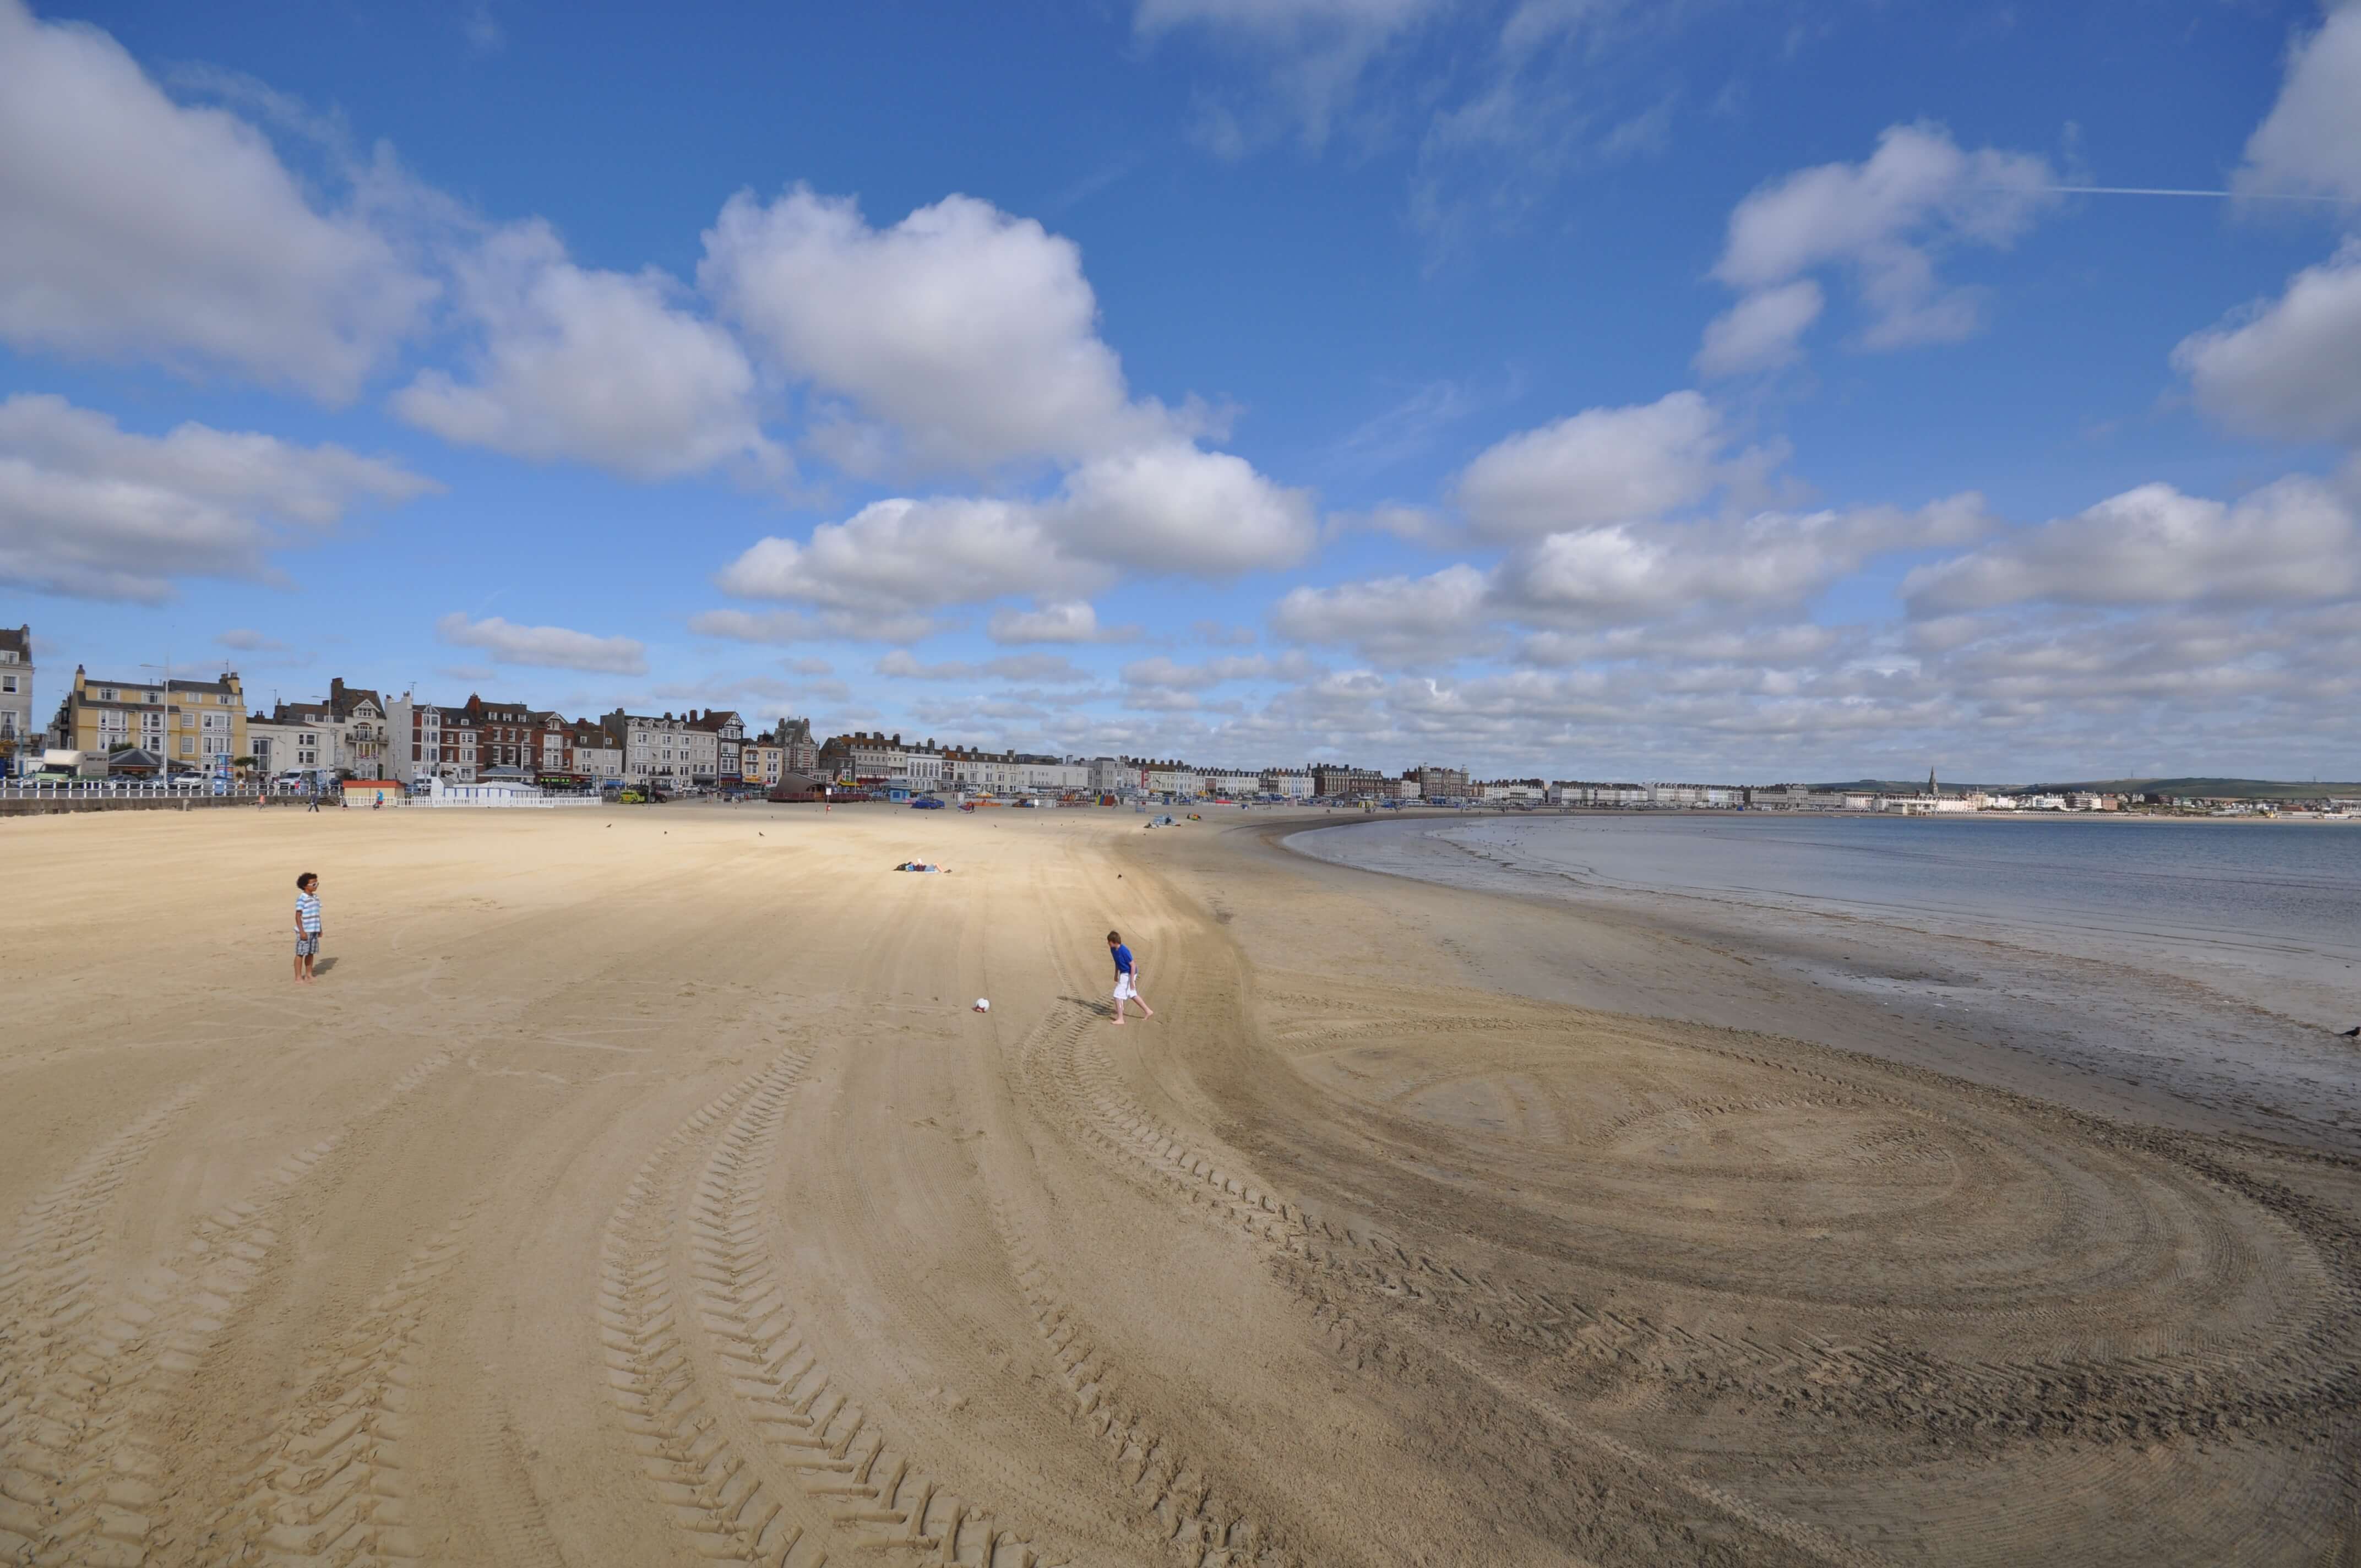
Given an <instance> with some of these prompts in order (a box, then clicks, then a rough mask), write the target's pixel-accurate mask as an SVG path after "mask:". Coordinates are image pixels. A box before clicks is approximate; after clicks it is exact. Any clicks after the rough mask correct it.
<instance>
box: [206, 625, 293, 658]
mask: <svg viewBox="0 0 2361 1568" xmlns="http://www.w3.org/2000/svg"><path fill="white" fill-rule="evenodd" d="M214 641H216V642H218V643H220V644H221V645H222V646H223V647H225V648H229V649H234V650H236V652H241V653H284V652H287V644H286V643H284V642H281V641H280V640H279V639H278V638H276V637H267V636H265V635H264V634H263V633H261V632H259V631H256V630H253V629H251V628H250V627H243V626H241V627H236V628H233V629H232V630H228V631H225V632H222V633H221V634H220V635H219V636H217V637H215V638H214Z"/></svg>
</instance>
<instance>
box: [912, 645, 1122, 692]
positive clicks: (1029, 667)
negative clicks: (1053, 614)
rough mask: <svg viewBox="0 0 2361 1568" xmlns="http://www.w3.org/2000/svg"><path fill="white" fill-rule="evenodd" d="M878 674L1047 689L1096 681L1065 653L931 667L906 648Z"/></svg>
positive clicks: (951, 662) (948, 662)
mask: <svg viewBox="0 0 2361 1568" xmlns="http://www.w3.org/2000/svg"><path fill="white" fill-rule="evenodd" d="M877 673H878V674H881V675H894V676H897V677H899V678H901V679H904V680H914V681H975V680H995V681H1038V682H1040V683H1042V684H1044V685H1080V684H1082V683H1083V682H1086V681H1089V680H1092V679H1093V678H1094V677H1093V675H1092V674H1091V673H1090V672H1089V671H1088V670H1085V669H1083V668H1082V666H1081V665H1079V664H1077V663H1074V662H1073V661H1072V660H1071V659H1069V658H1067V657H1066V656H1065V655H1064V654H1062V653H1007V654H1003V655H1002V656H1001V657H999V658H996V659H984V660H982V661H972V660H965V659H947V660H942V661H940V662H938V663H928V662H926V661H924V660H922V659H920V658H919V657H918V656H917V654H915V653H912V652H909V651H908V650H907V649H904V648H896V649H895V650H894V652H890V653H888V654H886V655H885V656H884V658H882V659H880V660H878V661H877Z"/></svg>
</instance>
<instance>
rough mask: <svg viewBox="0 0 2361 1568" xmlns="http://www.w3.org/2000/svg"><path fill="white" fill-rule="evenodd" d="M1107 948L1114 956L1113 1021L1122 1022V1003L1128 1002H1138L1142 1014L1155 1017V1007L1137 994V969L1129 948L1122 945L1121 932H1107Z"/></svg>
mask: <svg viewBox="0 0 2361 1568" xmlns="http://www.w3.org/2000/svg"><path fill="white" fill-rule="evenodd" d="M1107 950H1108V952H1110V953H1112V954H1113V955H1114V957H1115V1022H1116V1023H1117V1024H1121V1023H1122V1022H1123V1010H1124V1004H1125V1003H1129V1002H1137V1003H1139V1011H1140V1013H1141V1014H1142V1015H1143V1016H1145V1017H1149V1018H1153V1017H1155V1016H1156V1009H1155V1008H1153V1007H1150V1006H1149V1005H1148V999H1147V998H1146V997H1144V996H1142V995H1140V994H1139V970H1138V969H1137V967H1136V966H1135V965H1134V964H1133V963H1132V961H1131V949H1130V948H1126V947H1125V946H1124V945H1123V933H1122V932H1120V931H1109V932H1108V933H1107Z"/></svg>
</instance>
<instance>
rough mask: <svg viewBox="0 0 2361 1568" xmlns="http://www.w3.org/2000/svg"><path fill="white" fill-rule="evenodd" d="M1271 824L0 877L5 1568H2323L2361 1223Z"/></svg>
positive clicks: (2176, 1145) (430, 826)
mask: <svg viewBox="0 0 2361 1568" xmlns="http://www.w3.org/2000/svg"><path fill="white" fill-rule="evenodd" d="M1265 820H1266V819H1264V818H1259V817H1252V816H1249V815H1248V814H1240V816H1239V817H1238V818H1237V819H1236V820H1235V821H1229V820H1222V819H1217V818H1214V817H1210V816H1209V817H1208V819H1207V820H1206V821H1204V822H1202V823H1190V824H1186V825H1184V826H1183V827H1180V828H1174V829H1170V830H1159V831H1158V832H1157V833H1153V834H1144V833H1142V832H1141V831H1140V828H1139V819H1138V818H1137V817H1132V816H1131V815H1130V814H1128V813H1115V812H1108V811H1095V810H1093V811H1058V812H1042V813H1038V814H1037V813H1031V812H1021V813H1019V812H981V813H978V814H975V815H974V816H972V817H962V816H959V815H956V814H951V813H943V814H929V816H928V817H924V818H918V819H916V820H915V821H914V819H913V817H912V816H911V814H908V813H906V812H905V813H895V812H891V811H889V810H888V809H886V808H883V807H875V808H864V809H857V810H849V811H844V812H838V813H831V814H827V815H825V816H823V815H820V814H818V813H816V812H813V811H810V810H808V809H805V808H793V807H779V808H769V807H752V806H749V807H683V806H667V807H663V808H653V809H637V810H633V809H619V810H616V811H614V812H611V813H610V812H600V811H590V812H578V811H569V812H553V813H546V814H526V813H516V814H506V813H482V814H465V813H456V812H453V813H429V812H393V813H375V814H364V813H346V814H335V813H330V814H324V815H323V816H320V817H311V816H308V815H306V814H301V813H287V814H283V815H282V814H276V813H257V814H252V815H248V814H246V813H226V812H225V813H217V814H213V815H210V816H208V815H203V814H189V815H188V816H186V817H181V816H177V815H176V816H173V817H118V818H104V817H80V818H61V819H53V820H46V821H31V822H18V823H12V824H9V825H7V826H6V827H5V828H0V870H5V873H6V875H7V878H8V882H9V885H11V886H15V887H28V888H38V889H40V890H42V894H41V897H40V898H39V899H38V900H33V899H16V900H12V901H10V902H9V904H8V905H7V906H6V907H5V908H0V980H5V984H6V986H7V987H8V988H9V990H10V992H11V993H12V994H13V995H15V996H16V997H17V998H18V999H20V1001H21V1003H22V1006H21V1008H20V1010H19V1014H18V1016H19V1018H20V1019H21V1021H22V1027H20V1028H18V1029H16V1030H14V1031H12V1032H11V1034H10V1037H9V1042H8V1044H7V1045H6V1047H0V1100H5V1103H6V1105H7V1106H8V1108H9V1109H8V1113H7V1124H8V1128H9V1134H10V1135H9V1136H8V1137H7V1138H6V1139H5V1140H0V1561H20V1560H21V1561H28V1562H38V1563H314V1562H318V1563H535V1564H557V1563H574V1564H591V1563H634V1564H638V1563H675V1562H676V1563H692V1562H711V1561H736V1562H749V1563H774V1564H787V1565H789V1568H812V1565H813V1564H816V1563H819V1562H820V1561H822V1560H823V1559H826V1560H829V1561H833V1562H838V1563H857V1562H869V1561H875V1562H880V1563H919V1562H931V1563H967V1564H970V1565H978V1564H981V1565H983V1568H1012V1565H1026V1564H1037V1565H1047V1564H1056V1563H1188V1564H1195V1565H1199V1568H1203V1565H1213V1564H1246V1563H1256V1564H1264V1563H1268V1564H1274V1565H1276V1564H1282V1563H1296V1564H1326V1563H1471V1564H1473V1563H1536V1564H1539V1563H1568V1562H1585V1563H1615V1564H1621V1563H1635V1564H1636V1563H1682V1562H1694V1563H1791V1562H1792V1563H1879V1562H1886V1563H1919V1562H1959V1563H2027V1562H2058V1563H2110V1562H2120V1563H2166V1562H2186V1563H2224V1562H2251V1563H2322V1562H2334V1561H2340V1560H2342V1559H2341V1557H2340V1555H2339V1554H2340V1553H2350V1552H2354V1551H2355V1550H2356V1549H2361V1526H2356V1505H2355V1498H2354V1493H2353V1489H2352V1488H2353V1484H2354V1483H2353V1474H2354V1465H2355V1460H2356V1421H2355V1418H2354V1415H2353V1412H2354V1411H2355V1409H2356V1406H2361V1400H2356V1392H2361V1329H2356V1323H2361V1313H2356V1310H2355V1308H2356V1276H2361V1249H2356V1245H2355V1243H2356V1227H2355V1223H2354V1212H2355V1200H2356V1195H2361V1170H2356V1168H2355V1166H2354V1165H2353V1164H2352V1162H2350V1161H2347V1160H2344V1159H2342V1158H2340V1157H2337V1156H2334V1155H2333V1154H2327V1153H2322V1152H2319V1151H2307V1150H2302V1149H2297V1148H2292V1147H2286V1146H2278V1145H2273V1144H2270V1143H2268V1142H2266V1141H2263V1140H2260V1139H2255V1138H2237V1137H2218V1136H2213V1137H2209V1136H2201V1135H2195V1134H2191V1133H2188V1132H2185V1131H2172V1130H2166V1129H2160V1128H2156V1127H2149V1126H2142V1125H2137V1124H2127V1123H2125V1122H2122V1121H2117V1120H2108V1119H2104V1118H2101V1117H2098V1116H2094V1115H2092V1114H2089V1113H2085V1112H2082V1111H2078V1110H2074V1109H2070V1108H2067V1107H2062V1106H2059V1105H2058V1104H2056V1103H2053V1102H2046V1101H2042V1100H2038V1099H2034V1098H2030V1097H2027V1096H2025V1095H2020V1094H2013V1093H2011V1092H2009V1091H2006V1090H2004V1089H1999V1088H1994V1087H1993V1086H1991V1085H1989V1084H1971V1083H1967V1082H1964V1081H1961V1080H1958V1079H1954V1078H1949V1077H1946V1076H1944V1075H1941V1074H1939V1073H1936V1072H1933V1071H1929V1070H1927V1069H1924V1068H1919V1067H1912V1066H1909V1065H1907V1064H1903V1063H1896V1062H1891V1061H1880V1060H1876V1059H1873V1058H1867V1057H1863V1056H1861V1055H1859V1054H1856V1053H1851V1052H1847V1051H1842V1050H1838V1049H1833V1048H1830V1047H1826V1046H1816V1045H1811V1044H1807V1043H1805V1042H1801V1041H1797V1040H1795V1039H1791V1038H1783V1037H1778V1036H1765V1035H1755V1034H1748V1033H1744V1032H1741V1031H1736V1030H1730V1029H1726V1028H1713V1027H1707V1026H1702V1025H1680V1024H1670V1023H1663V1022H1657V1021H1652V1020H1648V1019H1644V1018H1639V1017H1633V1016H1630V1015H1627V1014H1614V1013H1602V1012H1598V1011H1595V1010H1587V1009H1582V1008H1576V1007H1571V1006H1567V1005H1564V1004H1560V1003H1551V1002H1546V1001H1540V1000H1534V999H1532V998H1530V997H1519V996H1511V995H1508V994H1505V993H1503V992H1501V991H1500V990H1499V989H1497V988H1492V987H1488V986H1485V985H1482V984H1479V983H1471V970H1470V967H1469V965H1468V964H1467V963H1466V962H1465V961H1463V960H1464V955H1466V953H1469V952H1472V951H1480V950H1483V949H1484V948H1486V947H1487V946H1488V944H1490V943H1492V942H1495V941H1496V940H1497V939H1498V938H1499V936H1500V934H1501V933H1502V931H1503V930H1505V929H1506V928H1507V927H1508V926H1509V925H1510V923H1513V924H1514V926H1515V927H1516V929H1517V931H1518V933H1519V937H1520V940H1521V941H1522V942H1524V943H1525V944H1527V948H1526V949H1521V950H1541V951H1546V950H1547V948H1548V938H1549V930H1548V928H1547V927H1545V925H1544V926H1543V927H1536V925H1535V923H1536V922H1543V923H1545V922H1546V921H1548V920H1549V919H1551V918H1553V916H1551V915H1550V914H1549V913H1548V912H1546V911H1535V910H1533V909H1532V908H1530V907H1527V906H1524V905H1512V904H1510V902H1509V901H1503V900H1489V901H1488V900H1485V899H1483V898H1481V897H1480V896H1477V895H1469V894H1455V893H1450V892H1447V891H1446V890H1441V889H1425V888H1421V887H1417V886H1415V885H1411V884H1407V883H1400V882H1399V881H1392V880H1389V879H1382V878H1376V877H1369V876H1365V875H1362V874H1360V873H1354V872H1343V871H1339V870H1336V869H1334V868H1318V869H1317V870H1316V871H1314V870H1311V869H1307V868H1306V866H1305V865H1304V863H1303V862H1301V861H1299V860H1297V859H1296V858H1294V857H1291V856H1289V855H1287V854H1285V853H1284V852H1283V851H1281V850H1279V849H1277V848H1276V847H1275V846H1273V845H1271V844H1269V843H1268V842H1266V841H1265V836H1264V834H1263V833H1262V832H1261V830H1260V828H1261V826H1262V825H1263V823H1264V822H1265ZM610 823H611V826H609V824H610ZM912 855H917V856H919V857H921V858H924V859H928V860H939V861H945V862H947V863H949V864H950V865H951V866H952V867H953V868H955V871H956V873H957V874H955V875H953V876H950V877H909V876H897V875H895V874H892V873H891V872H889V871H888V870H887V868H888V867H890V866H891V865H893V864H894V863H895V862H896V861H901V860H904V859H906V858H909V857H911V856H912ZM159 867H165V868H169V870H166V871H159V869H158V868H159ZM298 870H316V871H319V872H321V873H322V875H323V878H324V890H323V891H324V897H325V902H326V913H327V922H326V923H327V930H328V937H329V939H328V942H327V944H326V948H325V952H326V954H327V955H328V957H329V958H330V959H333V960H334V961H333V962H332V963H331V964H329V965H328V966H327V967H326V970H325V972H324V976H323V980H322V982H321V983H320V984H319V985H317V986H314V987H312V988H308V989H304V990H301V991H299V990H298V989H297V988H295V987H293V986H292V985H291V984H289V983H288V982H287V981H286V979H285V974H286V959H285V953H284V950H283V948H284V943H283V941H282V940H281V936H282V933H283V932H284V930H285V927H286V926H287V924H288V920H287V909H286V907H285V906H286V905H288V903H289V902H290V901H291V898H292V895H293V889H292V883H293V876H294V872H296V871H298ZM1488 922H1492V923H1495V924H1489V925H1488V924H1487V923H1488ZM1110 926H1115V927H1121V928H1122V929H1123V931H1124V932H1125V935H1126V939H1128V940H1129V941H1130V942H1131V944H1132V946H1133V947H1134V948H1135V949H1136V950H1137V951H1138V953H1139V954H1140V957H1141V959H1142V964H1143V969H1144V971H1145V981H1146V983H1145V990H1146V992H1147V993H1148V999H1149V1001H1150V1002H1151V1003H1153V1004H1154V1005H1155V1006H1156V1008H1157V1016H1156V1018H1155V1020H1154V1021H1153V1022H1152V1023H1142V1022H1140V1021H1138V1020H1137V1019H1135V1020H1134V1022H1133V1024H1132V1025H1128V1026H1126V1027H1125V1028H1123V1029H1121V1030H1116V1029H1115V1028H1113V1027H1111V1026H1110V1025H1108V1024H1107V1022H1106V1019H1105V1016H1104V999H1105V994H1106V992H1107V989H1108V986H1109V984H1110V982H1111V979H1112V976H1111V974H1110V973H1108V972H1106V970H1107V968H1108V966H1107V965H1106V961H1105V959H1104V932H1105V931H1106V929H1107V928H1108V927H1110ZM1622 961H1625V962H1629V963H1634V964H1637V963H1641V962H1653V963H1659V964H1662V965H1665V966H1668V967H1670V968H1672V969H1674V970H1676V968H1677V966H1678V965H1679V964H1680V963H1681V962H1682V961H1683V959H1682V956H1681V954H1680V952H1679V950H1678V948H1665V949H1664V951H1662V952H1661V953H1659V954H1657V955H1656V956H1655V957H1654V958H1653V959H1650V958H1644V957H1643V956H1641V949H1640V948H1636V947H1635V948H1632V949H1631V951H1630V952H1629V953H1627V954H1625V955H1624V957H1623V959H1622ZM977 996H988V997H990V998H991V999H992V1001H993V1010H992V1012H991V1013H989V1014H974V1013H972V1012H970V1011H968V1007H969V1004H970V1003H972V1000H973V999H974V998H975V997H977Z"/></svg>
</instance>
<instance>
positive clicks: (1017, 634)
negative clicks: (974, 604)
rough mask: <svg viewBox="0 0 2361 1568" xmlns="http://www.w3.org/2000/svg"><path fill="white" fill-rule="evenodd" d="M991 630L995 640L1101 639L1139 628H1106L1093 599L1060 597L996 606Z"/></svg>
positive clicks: (1129, 633)
mask: <svg viewBox="0 0 2361 1568" xmlns="http://www.w3.org/2000/svg"><path fill="white" fill-rule="evenodd" d="M988 630H989V633H990V635H991V638H992V640H993V641H994V642H1101V641H1116V640H1118V639H1122V638H1128V637H1135V636H1137V635H1138V630H1139V629H1138V628H1137V627H1127V626H1113V627H1106V628H1104V629H1103V628H1101V627H1100V625H1099V612H1098V611H1097V609H1094V608H1093V606H1092V604H1091V601H1090V600H1088V599H1057V600H1053V601H1051V602H1049V603H1047V604H1041V603H1036V604H1035V605H1034V607H1033V608H1032V609H998V610H994V611H993V614H992V622H991V625H990V627H989V629H988Z"/></svg>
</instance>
